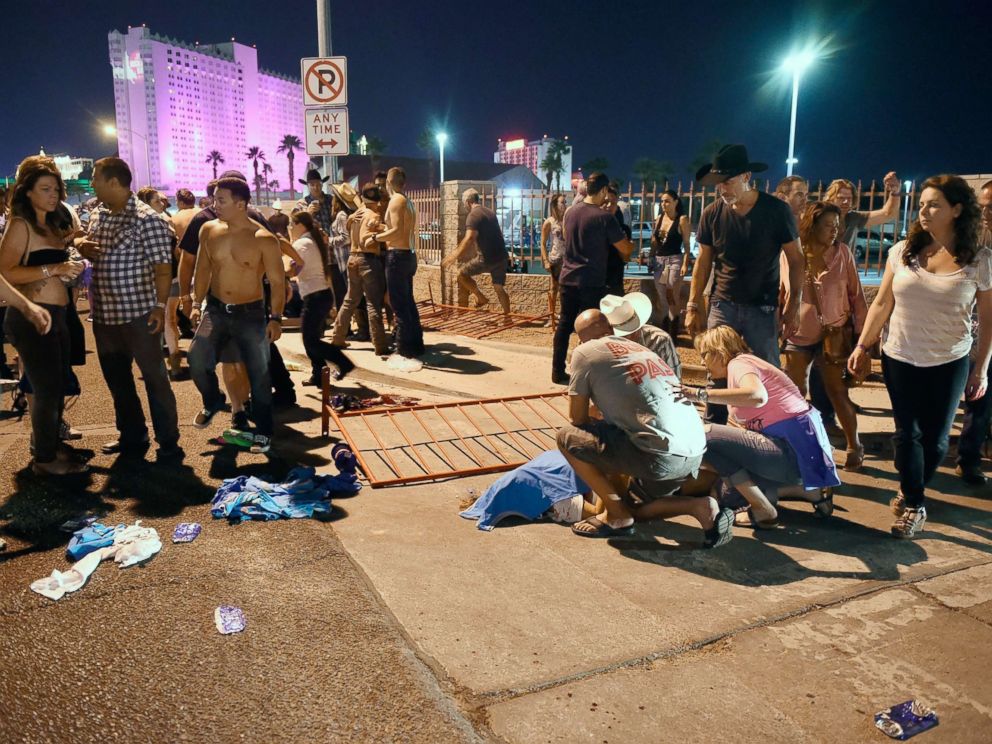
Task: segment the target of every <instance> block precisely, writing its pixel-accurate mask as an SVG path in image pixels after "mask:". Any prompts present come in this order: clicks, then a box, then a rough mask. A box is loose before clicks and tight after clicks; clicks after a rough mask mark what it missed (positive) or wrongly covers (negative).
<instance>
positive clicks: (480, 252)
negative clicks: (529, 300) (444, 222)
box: [441, 189, 510, 314]
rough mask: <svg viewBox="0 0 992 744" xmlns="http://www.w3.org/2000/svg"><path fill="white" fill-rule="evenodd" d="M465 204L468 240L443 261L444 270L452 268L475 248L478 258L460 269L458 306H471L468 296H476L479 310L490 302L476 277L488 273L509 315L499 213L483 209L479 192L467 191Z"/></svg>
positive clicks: (463, 239)
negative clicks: (497, 214) (497, 217)
mask: <svg viewBox="0 0 992 744" xmlns="http://www.w3.org/2000/svg"><path fill="white" fill-rule="evenodd" d="M462 201H463V202H464V203H465V208H466V209H467V210H468V217H467V218H466V219H465V237H464V238H462V242H461V243H459V244H458V248H457V249H456V250H455V252H454V253H452V254H451V255H450V256H446V257H445V259H444V260H443V261H442V262H441V268H447V267H448V266H451V264H453V263H454V262H455V261H461V260H462V259H463V258H464V257H465V256H466V255H468V254H469V252H470V250H471V249H472V248H473V247H474V248H475V249H476V251H475V255H474V256H473V257H472V258H471V259H470V260H469V261H468V262H466V263H465V264H463V265H462V266H461V268H459V269H458V304H459V305H460V306H462V307H467V306H468V296H469V294H473V295H475V301H476V305H475V306H476V307H483V306H484V305H487V304H488V303H489V299H488V298H487V297H486V296H485V295H484V294H482V290H480V289H479V285H478V284H476V283H475V280H474V279H473V278H472V277H473V276H477V275H478V274H489V275H490V276H491V277H492V280H493V291H494V292H495V293H496V299H498V300H499V305H500V307H501V308H502V309H503V312H504V313H506V314H508V313H509V312H510V296H509V295H508V294H507V293H506V288H505V286H504V285H505V284H506V263H507V254H506V242H505V241H504V240H503V230H502V229H501V228H500V226H499V220H497V219H496V213H495V212H494V211H493V210H491V209H488V208H487V207H484V206H482V202H481V199H480V197H479V192H478V191H476V190H475V189H467V190H466V191H465V193H464V194H462Z"/></svg>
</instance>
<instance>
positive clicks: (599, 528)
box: [572, 517, 634, 537]
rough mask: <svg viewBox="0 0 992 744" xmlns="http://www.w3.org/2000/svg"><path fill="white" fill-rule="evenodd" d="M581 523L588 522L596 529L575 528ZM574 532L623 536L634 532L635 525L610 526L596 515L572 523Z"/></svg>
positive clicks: (591, 535)
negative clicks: (590, 530)
mask: <svg viewBox="0 0 992 744" xmlns="http://www.w3.org/2000/svg"><path fill="white" fill-rule="evenodd" d="M580 524H588V525H589V526H590V527H594V528H595V529H594V530H593V531H592V532H588V531H585V530H577V529H575V528H576V527H578V526H579V525H580ZM572 532H574V533H575V534H576V535H578V536H579V537H622V536H623V535H631V534H633V532H634V525H630V526H629V527H619V528H617V527H610V525H608V524H607V523H606V522H603V521H602V520H600V519H597V518H596V517H589V518H588V519H583V520H582V521H581V522H576V523H575V524H573V525H572Z"/></svg>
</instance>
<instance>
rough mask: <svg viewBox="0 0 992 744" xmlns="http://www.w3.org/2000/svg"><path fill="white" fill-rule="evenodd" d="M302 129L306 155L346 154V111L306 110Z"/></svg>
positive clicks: (326, 108)
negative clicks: (304, 134)
mask: <svg viewBox="0 0 992 744" xmlns="http://www.w3.org/2000/svg"><path fill="white" fill-rule="evenodd" d="M304 129H305V130H306V133H307V155H310V156H311V157H322V156H324V155H347V154H348V133H349V131H350V130H349V129H348V109H346V108H337V107H324V108H310V109H306V112H305V113H304Z"/></svg>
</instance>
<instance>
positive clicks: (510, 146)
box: [503, 139, 527, 150]
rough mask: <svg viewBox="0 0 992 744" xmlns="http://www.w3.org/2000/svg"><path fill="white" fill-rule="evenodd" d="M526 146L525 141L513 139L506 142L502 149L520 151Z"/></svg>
mask: <svg viewBox="0 0 992 744" xmlns="http://www.w3.org/2000/svg"><path fill="white" fill-rule="evenodd" d="M525 144H527V142H526V140H522V139H515V140H510V141H508V142H507V143H506V144H505V145H504V146H503V147H504V148H505V149H507V150H520V149H522V148H523V146H524V145H525Z"/></svg>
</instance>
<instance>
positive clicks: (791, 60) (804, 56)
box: [782, 49, 816, 74]
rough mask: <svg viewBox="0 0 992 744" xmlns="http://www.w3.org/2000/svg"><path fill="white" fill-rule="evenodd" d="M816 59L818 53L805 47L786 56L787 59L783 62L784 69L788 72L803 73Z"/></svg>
mask: <svg viewBox="0 0 992 744" xmlns="http://www.w3.org/2000/svg"><path fill="white" fill-rule="evenodd" d="M815 61H816V55H815V54H814V53H813V52H811V51H810V50H809V49H805V50H803V51H801V52H797V53H794V54H790V55H789V56H788V57H786V58H785V61H784V62H782V69H783V70H785V71H786V72H791V73H799V74H802V73H803V72H805V71H806V68H807V67H809V66H810V65H811V64H813V62H815Z"/></svg>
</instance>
